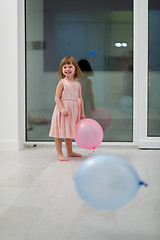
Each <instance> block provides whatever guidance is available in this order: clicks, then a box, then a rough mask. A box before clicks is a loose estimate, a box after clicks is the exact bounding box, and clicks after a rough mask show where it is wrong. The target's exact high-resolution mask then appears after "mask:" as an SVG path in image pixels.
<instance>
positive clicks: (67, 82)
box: [49, 57, 85, 161]
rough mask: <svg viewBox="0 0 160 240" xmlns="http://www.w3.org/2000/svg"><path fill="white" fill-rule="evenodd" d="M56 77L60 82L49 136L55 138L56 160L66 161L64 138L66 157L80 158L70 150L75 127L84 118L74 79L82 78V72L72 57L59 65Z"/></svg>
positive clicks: (78, 90)
mask: <svg viewBox="0 0 160 240" xmlns="http://www.w3.org/2000/svg"><path fill="white" fill-rule="evenodd" d="M58 75H59V77H60V78H61V80H60V81H59V83H58V85H57V89H56V94H55V102H56V106H55V109H54V112H53V116H52V122H51V128H50V133H49V136H50V137H54V138H55V145H56V150H57V159H58V160H60V161H68V159H67V158H65V157H64V155H63V152H62V138H65V145H66V149H67V156H68V157H81V156H82V155H81V154H78V153H75V152H73V150H72V139H73V138H75V125H76V123H77V122H78V121H79V120H80V119H84V118H85V115H84V107H83V100H82V94H81V85H80V83H79V82H78V81H76V80H75V78H79V77H82V72H81V70H80V68H79V66H78V63H77V61H76V59H75V58H74V57H65V58H63V59H62V61H61V63H60V67H59V73H58Z"/></svg>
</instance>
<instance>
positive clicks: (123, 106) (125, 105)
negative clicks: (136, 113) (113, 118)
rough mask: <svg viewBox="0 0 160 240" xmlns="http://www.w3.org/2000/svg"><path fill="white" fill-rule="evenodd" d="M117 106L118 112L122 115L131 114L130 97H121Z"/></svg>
mask: <svg viewBox="0 0 160 240" xmlns="http://www.w3.org/2000/svg"><path fill="white" fill-rule="evenodd" d="M117 104H118V108H119V110H120V111H122V112H124V113H131V112H132V105H133V100H132V97H130V96H124V97H121V98H120V99H119V101H118V103H117Z"/></svg>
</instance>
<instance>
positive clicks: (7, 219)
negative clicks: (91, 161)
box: [0, 146, 160, 240]
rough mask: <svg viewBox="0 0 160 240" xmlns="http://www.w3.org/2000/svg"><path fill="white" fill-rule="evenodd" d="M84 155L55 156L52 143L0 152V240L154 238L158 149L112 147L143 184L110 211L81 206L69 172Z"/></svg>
mask: <svg viewBox="0 0 160 240" xmlns="http://www.w3.org/2000/svg"><path fill="white" fill-rule="evenodd" d="M76 149H77V151H78V152H82V153H83V155H84V157H82V158H79V159H76V158H73V159H70V161H69V162H59V161H57V160H56V151H55V149H54V147H50V146H44V147H37V148H31V147H29V148H26V149H24V150H23V151H13V152H9V151H8V152H0V239H1V240H89V239H92V240H121V239H122V240H159V239H160V227H159V226H160V186H159V183H160V174H159V172H160V150H138V149H118V148H116V149H114V148H107V147H104V146H100V147H98V148H97V149H96V150H95V154H97V153H106V154H107V153H114V154H118V155H120V156H122V157H124V158H126V159H127V160H128V161H129V162H131V163H132V164H133V166H134V167H135V169H136V170H137V172H138V174H139V176H140V178H141V179H142V180H144V181H145V182H147V183H148V184H149V186H148V187H147V188H145V187H143V186H142V187H140V190H139V192H138V194H137V195H136V197H135V198H134V199H133V200H132V201H131V202H130V203H129V204H128V205H126V206H124V207H122V208H119V209H118V210H114V211H101V210H96V209H93V208H91V207H90V206H88V205H86V204H85V203H84V202H83V201H82V200H81V199H80V197H79V196H78V194H77V192H76V190H75V185H74V176H75V173H76V170H77V168H78V166H79V165H80V164H81V163H82V162H83V161H84V159H85V158H87V157H88V156H89V155H90V154H91V152H90V151H87V150H84V149H80V148H78V147H76Z"/></svg>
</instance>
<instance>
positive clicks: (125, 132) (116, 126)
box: [27, 110, 133, 142]
mask: <svg viewBox="0 0 160 240" xmlns="http://www.w3.org/2000/svg"><path fill="white" fill-rule="evenodd" d="M109 113H110V115H111V116H112V118H111V121H110V124H109V127H108V128H107V129H106V130H104V138H103V141H109V142H118V141H120V142H123V141H132V134H133V131H132V118H131V116H130V114H125V113H120V112H118V113H117V111H113V110H112V111H111V110H110V112H109ZM117 115H118V118H117ZM32 116H42V117H41V119H45V120H48V123H47V122H45V123H40V122H39V123H36V122H34V121H32V122H31V124H30V125H29V127H31V128H29V129H28V131H27V140H29V141H34V140H38V141H39V140H40V141H48V140H49V141H52V139H51V138H50V137H49V136H48V134H49V130H50V122H51V116H52V112H47V111H41V112H38V113H32ZM34 118H37V117H34Z"/></svg>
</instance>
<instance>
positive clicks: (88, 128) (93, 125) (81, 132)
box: [75, 118, 103, 149]
mask: <svg viewBox="0 0 160 240" xmlns="http://www.w3.org/2000/svg"><path fill="white" fill-rule="evenodd" d="M75 131H76V137H75V141H76V143H77V144H78V145H79V146H80V147H82V148H84V149H95V148H96V147H98V146H99V145H100V144H101V142H102V140H103V129H102V127H101V126H100V125H99V123H98V122H97V121H95V120H93V119H90V118H85V119H83V120H80V121H79V122H78V123H77V124H76V129H75Z"/></svg>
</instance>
